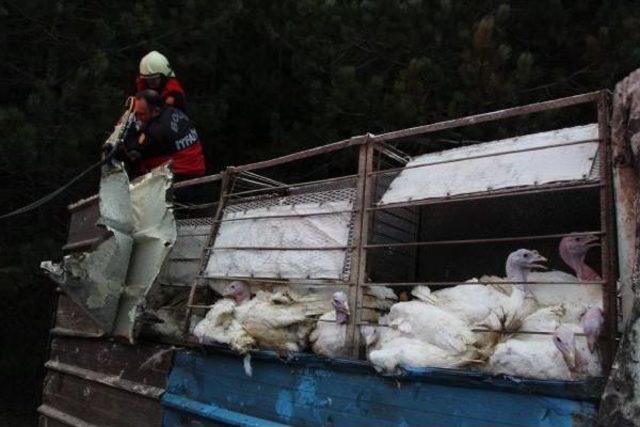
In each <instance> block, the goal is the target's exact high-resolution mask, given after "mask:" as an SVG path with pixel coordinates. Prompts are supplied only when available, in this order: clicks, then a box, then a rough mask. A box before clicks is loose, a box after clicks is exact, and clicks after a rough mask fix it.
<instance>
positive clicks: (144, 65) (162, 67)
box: [140, 50, 176, 77]
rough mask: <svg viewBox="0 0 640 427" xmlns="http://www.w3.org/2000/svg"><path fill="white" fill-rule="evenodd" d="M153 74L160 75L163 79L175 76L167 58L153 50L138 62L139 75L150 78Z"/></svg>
mask: <svg viewBox="0 0 640 427" xmlns="http://www.w3.org/2000/svg"><path fill="white" fill-rule="evenodd" d="M154 74H156V75H157V74H162V75H163V76H165V77H175V76H176V75H175V73H174V72H173V70H172V69H171V65H169V60H168V59H167V57H166V56H164V55H163V54H161V53H160V52H158V51H155V50H154V51H151V52H149V53H147V54H146V55H145V56H144V57H143V58H142V59H141V60H140V75H142V76H152V75H154Z"/></svg>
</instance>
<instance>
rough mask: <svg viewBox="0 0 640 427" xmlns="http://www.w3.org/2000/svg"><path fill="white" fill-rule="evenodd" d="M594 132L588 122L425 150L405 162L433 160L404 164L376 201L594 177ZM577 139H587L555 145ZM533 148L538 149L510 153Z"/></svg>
mask: <svg viewBox="0 0 640 427" xmlns="http://www.w3.org/2000/svg"><path fill="white" fill-rule="evenodd" d="M597 138H598V125H597V124H589V125H584V126H576V127H571V128H565V129H558V130H554V131H549V132H541V133H535V134H530V135H523V136H518V137H515V138H509V139H503V140H500V141H491V142H486V143H483V144H477V145H470V146H466V147H460V148H455V149H451V150H446V151H440V152H437V153H428V154H424V155H421V156H418V157H415V158H414V159H413V160H412V161H410V162H409V163H408V164H407V167H414V166H416V165H427V164H433V165H432V166H426V167H419V168H413V169H405V170H403V171H402V172H401V173H400V174H399V175H398V176H397V177H396V178H395V179H394V180H393V182H392V183H391V185H390V186H389V189H388V190H387V191H386V193H385V194H384V195H383V196H382V199H381V200H380V202H379V203H378V204H379V205H385V204H389V203H398V202H407V201H410V200H422V199H429V198H441V197H448V196H454V195H460V194H470V193H478V192H484V191H490V190H498V189H505V188H511V187H522V186H530V185H541V184H549V183H555V182H563V181H578V180H585V179H591V178H597V169H596V167H597V166H595V165H597V163H596V154H597V151H598V142H597V141H596V139H597ZM577 141H592V142H585V143H581V144H575V145H565V146H559V147H558V146H555V147H554V145H555V144H566V143H571V142H577ZM532 148H542V149H537V150H532V151H526V152H521V153H509V152H511V151H514V150H525V149H526V150H530V149H532ZM500 153H505V154H500ZM489 154H497V155H495V156H490V157H481V158H473V157H477V156H486V155H489ZM451 160H458V161H454V162H450V163H440V164H438V163H439V162H443V161H451Z"/></svg>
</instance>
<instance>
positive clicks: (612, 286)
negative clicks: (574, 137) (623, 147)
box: [598, 91, 618, 374]
mask: <svg viewBox="0 0 640 427" xmlns="http://www.w3.org/2000/svg"><path fill="white" fill-rule="evenodd" d="M609 135H610V133H609V94H608V93H607V92H604V91H603V92H602V93H601V94H600V97H599V98H598V138H599V140H600V146H599V153H600V165H599V166H600V183H601V187H600V225H601V229H602V231H604V232H605V233H606V234H605V235H604V236H603V239H602V242H601V257H602V276H603V279H604V281H605V285H604V289H603V291H604V292H603V296H604V300H603V308H604V313H605V325H604V335H605V338H606V340H605V343H604V346H603V348H604V349H605V351H604V352H603V353H604V354H603V364H604V372H605V374H607V373H608V372H609V369H610V367H611V363H612V361H613V357H614V354H615V350H616V335H617V323H618V322H617V318H618V316H617V300H616V276H617V274H616V263H615V256H616V254H615V248H616V237H615V225H614V222H613V215H612V212H611V211H612V209H613V193H612V187H611V186H612V179H613V177H612V174H611V166H612V165H611V144H610V137H609Z"/></svg>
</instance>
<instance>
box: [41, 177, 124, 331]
mask: <svg viewBox="0 0 640 427" xmlns="http://www.w3.org/2000/svg"><path fill="white" fill-rule="evenodd" d="M99 207H100V219H99V221H98V223H97V224H96V226H98V227H104V228H106V230H108V234H107V236H108V237H107V238H106V239H105V240H102V241H101V242H98V243H97V246H96V247H94V248H93V249H92V250H91V251H84V252H76V253H72V254H69V255H67V256H65V257H64V259H63V261H62V263H61V264H53V263H52V262H51V261H44V262H43V263H42V264H41V265H40V267H41V268H42V269H43V270H44V271H45V273H47V274H48V275H49V276H50V277H51V278H52V279H53V280H54V281H55V282H56V283H58V284H59V285H60V287H61V288H62V289H63V290H64V291H65V293H66V294H67V295H68V296H69V297H70V298H71V299H72V300H73V301H74V302H75V303H76V304H78V305H79V306H80V307H82V308H83V309H84V310H85V311H86V312H87V314H88V315H89V316H90V317H91V318H92V319H93V320H94V321H95V322H96V323H97V324H98V326H99V327H100V328H101V329H103V330H104V331H107V332H108V331H111V330H112V328H113V324H114V321H115V318H116V316H117V312H118V303H119V300H120V295H121V293H122V289H123V287H124V284H125V279H126V276H127V267H128V265H129V258H130V256H131V249H132V246H133V239H132V238H131V237H130V234H131V232H132V230H133V227H134V223H133V214H132V210H131V201H130V198H129V179H128V178H127V174H126V172H125V171H124V167H123V166H122V164H115V165H114V166H104V167H103V169H102V177H101V180H100V194H99Z"/></svg>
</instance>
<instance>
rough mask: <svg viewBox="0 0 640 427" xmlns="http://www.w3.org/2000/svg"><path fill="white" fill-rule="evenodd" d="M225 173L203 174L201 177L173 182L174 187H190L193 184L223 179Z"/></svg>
mask: <svg viewBox="0 0 640 427" xmlns="http://www.w3.org/2000/svg"><path fill="white" fill-rule="evenodd" d="M222 175H223V173H217V174H215V175H207V176H201V177H199V178H193V179H187V180H185V181H180V182H176V183H174V184H173V188H182V187H190V186H192V185H200V184H207V183H209V182H216V181H220V180H222Z"/></svg>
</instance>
